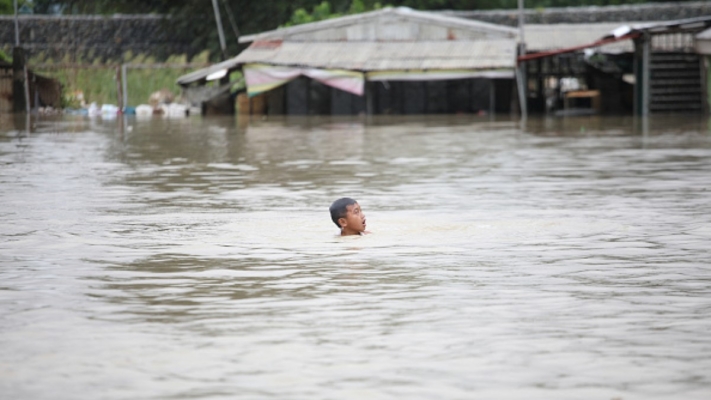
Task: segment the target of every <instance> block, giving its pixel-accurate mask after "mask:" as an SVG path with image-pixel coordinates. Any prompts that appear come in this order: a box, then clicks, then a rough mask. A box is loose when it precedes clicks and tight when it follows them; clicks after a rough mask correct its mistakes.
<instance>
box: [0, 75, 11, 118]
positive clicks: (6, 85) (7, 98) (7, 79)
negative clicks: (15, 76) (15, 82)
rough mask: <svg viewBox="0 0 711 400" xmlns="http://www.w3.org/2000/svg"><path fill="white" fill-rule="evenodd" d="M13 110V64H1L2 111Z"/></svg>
mask: <svg viewBox="0 0 711 400" xmlns="http://www.w3.org/2000/svg"><path fill="white" fill-rule="evenodd" d="M11 111H12V66H9V67H5V66H0V113H8V112H11Z"/></svg>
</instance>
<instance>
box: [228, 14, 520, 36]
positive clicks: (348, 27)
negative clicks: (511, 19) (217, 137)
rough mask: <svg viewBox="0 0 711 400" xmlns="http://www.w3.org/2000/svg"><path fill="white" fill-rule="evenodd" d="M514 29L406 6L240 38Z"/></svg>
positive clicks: (510, 32) (500, 33) (442, 33)
mask: <svg viewBox="0 0 711 400" xmlns="http://www.w3.org/2000/svg"><path fill="white" fill-rule="evenodd" d="M516 35H517V30H516V29H513V28H509V27H506V26H501V25H496V24H490V23H487V22H480V21H473V20H469V19H466V18H459V17H452V16H447V15H442V14H435V13H430V12H425V11H416V10H413V9H411V8H407V7H397V8H391V7H386V8H383V9H381V10H376V11H371V12H365V13H361V14H355V15H349V16H345V17H340V18H333V19H328V20H324V21H318V22H312V23H308V24H303V25H297V26H292V27H288V28H280V29H276V30H273V31H268V32H262V33H258V34H255V35H248V36H242V37H240V39H239V41H240V42H241V43H247V42H255V41H265V40H266V41H272V40H281V41H296V42H344V41H346V42H363V41H433V40H450V41H451V40H465V41H466V40H477V39H497V38H498V39H501V38H514V37H515V36H516Z"/></svg>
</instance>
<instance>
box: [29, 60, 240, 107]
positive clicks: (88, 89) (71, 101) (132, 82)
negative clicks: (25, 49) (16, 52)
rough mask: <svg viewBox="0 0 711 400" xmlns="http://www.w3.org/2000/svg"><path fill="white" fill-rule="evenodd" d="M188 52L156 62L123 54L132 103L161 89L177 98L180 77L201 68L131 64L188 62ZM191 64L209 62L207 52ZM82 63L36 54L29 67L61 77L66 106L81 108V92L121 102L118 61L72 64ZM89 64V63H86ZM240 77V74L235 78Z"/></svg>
mask: <svg viewBox="0 0 711 400" xmlns="http://www.w3.org/2000/svg"><path fill="white" fill-rule="evenodd" d="M187 62H188V60H187V57H186V56H185V55H176V56H172V57H170V58H168V59H167V60H165V61H162V62H160V63H159V62H156V61H155V59H153V58H152V57H150V56H145V55H142V54H139V55H136V56H134V55H132V54H130V53H127V54H125V55H124V63H126V64H129V66H128V68H127V71H126V81H127V92H128V101H127V104H128V105H129V106H137V105H139V104H147V103H148V98H149V97H150V95H151V93H154V92H156V91H159V90H161V89H167V90H169V91H171V92H172V93H173V94H174V95H175V97H176V98H177V97H178V96H179V95H180V91H181V90H180V86H178V85H177V84H176V83H175V81H176V80H177V79H178V77H180V76H182V75H185V74H187V73H190V72H193V71H195V70H197V69H199V68H200V67H191V68H167V67H164V68H131V66H130V64H149V65H155V64H178V65H180V64H186V63H187ZM190 62H192V63H203V64H207V63H208V53H207V52H205V53H202V54H200V55H198V56H196V57H193V59H192V60H190ZM40 64H44V65H46V67H45V68H33V65H40ZM77 64H81V62H80V61H79V62H74V63H70V62H69V61H68V59H67V60H47V59H43V57H42V56H41V55H39V56H37V57H33V59H32V60H30V62H29V66H30V68H33V69H34V70H35V72H37V73H38V74H40V75H44V76H47V77H52V78H56V79H58V80H59V81H60V82H61V83H62V85H63V91H64V98H65V106H66V107H78V106H79V101H78V94H79V93H81V94H82V95H83V98H84V101H85V102H86V104H90V103H92V102H95V103H97V104H99V105H101V104H116V105H118V94H117V93H118V86H117V85H118V83H117V82H118V81H117V80H116V71H117V66H118V63H116V64H108V65H107V64H100V63H98V62H95V63H93V64H91V68H87V67H71V65H77ZM85 65H86V64H85ZM235 78H238V77H235Z"/></svg>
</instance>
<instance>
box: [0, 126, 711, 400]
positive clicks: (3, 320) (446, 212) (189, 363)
mask: <svg viewBox="0 0 711 400" xmlns="http://www.w3.org/2000/svg"><path fill="white" fill-rule="evenodd" d="M21 119H22V118H21ZM23 121H24V120H21V121H18V120H16V119H13V118H11V117H8V116H3V117H0V393H2V395H0V397H2V398H4V399H53V400H54V399H99V398H100V399H234V398H245V399H357V400H360V399H393V398H399V399H566V400H567V399H605V400H611V399H623V400H631V399H645V400H647V399H686V400H688V399H699V400H701V399H709V398H711V250H710V249H711V130H710V126H711V125H710V124H709V121H708V120H706V119H705V118H703V117H694V116H692V117H686V116H684V117H665V118H663V117H659V118H652V119H649V120H638V119H633V118H600V117H580V118H567V119H552V118H530V119H529V120H528V121H526V122H525V123H520V122H519V121H518V120H516V119H510V118H508V117H497V118H489V117H468V116H450V117H436V118H424V117H423V118H419V117H412V118H375V119H360V118H351V119H330V118H307V117H305V118H292V119H255V120H253V121H243V120H239V121H238V120H235V119H234V118H224V119H222V118H214V119H202V118H199V117H193V118H188V119H161V118H153V119H150V120H145V121H142V120H135V119H126V120H117V119H111V120H101V119H96V120H91V119H86V118H80V117H55V118H53V119H40V120H33V121H32V128H31V132H30V133H29V134H28V133H27V132H26V130H25V127H24V125H23ZM342 196H348V197H352V198H354V199H356V200H358V201H359V203H360V205H361V206H362V208H363V211H364V213H365V215H366V217H367V224H368V230H371V231H372V232H373V234H371V235H367V236H363V237H345V238H341V237H338V236H337V233H338V230H337V228H336V226H335V225H334V224H333V223H332V222H331V221H330V218H329V215H328V207H329V205H330V203H331V202H332V201H334V200H335V199H337V198H339V197H342Z"/></svg>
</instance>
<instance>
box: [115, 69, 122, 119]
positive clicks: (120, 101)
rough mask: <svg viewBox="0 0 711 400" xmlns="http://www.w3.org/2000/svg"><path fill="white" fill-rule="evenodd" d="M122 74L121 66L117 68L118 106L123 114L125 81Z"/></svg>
mask: <svg viewBox="0 0 711 400" xmlns="http://www.w3.org/2000/svg"><path fill="white" fill-rule="evenodd" d="M122 77H123V76H122V74H121V66H120V65H117V66H116V106H117V107H118V108H119V110H121V113H123V79H122Z"/></svg>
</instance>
